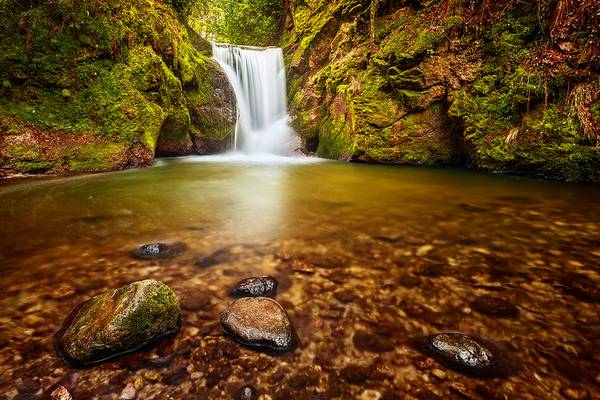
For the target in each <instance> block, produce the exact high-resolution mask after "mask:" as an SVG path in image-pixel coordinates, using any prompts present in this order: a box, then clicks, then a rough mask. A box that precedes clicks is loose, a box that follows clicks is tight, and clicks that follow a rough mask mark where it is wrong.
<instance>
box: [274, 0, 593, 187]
mask: <svg viewBox="0 0 600 400" xmlns="http://www.w3.org/2000/svg"><path fill="white" fill-rule="evenodd" d="M575 3H576V4H575ZM575 3H574V2H568V1H561V0H557V1H553V2H545V1H534V0H531V1H525V2H523V1H520V2H516V1H510V0H509V1H506V2H490V1H487V0H483V1H477V0H472V1H466V2H464V1H463V2H458V1H453V0H445V1H401V0H373V1H371V2H368V1H360V0H336V1H322V0H305V1H303V0H295V1H294V0H291V1H290V4H289V7H290V8H289V15H288V24H287V28H288V31H287V32H286V33H285V34H284V38H283V45H284V49H285V52H286V58H287V62H288V64H289V66H290V78H291V79H290V81H291V85H290V86H291V87H290V104H291V112H292V115H293V118H294V127H295V128H296V130H297V131H298V132H299V133H300V134H301V135H302V136H303V138H304V141H305V144H306V147H307V149H308V150H312V151H316V152H317V154H318V155H320V156H324V157H329V158H337V159H343V160H355V161H366V162H382V163H396V164H460V165H468V166H470V167H473V168H477V169H482V170H486V171H492V172H498V173H510V174H521V175H529V176H537V177H546V178H553V179H564V180H572V181H595V182H598V181H600V151H599V149H598V148H597V147H596V145H597V144H598V139H599V137H600V128H599V124H598V120H599V116H600V102H599V93H600V79H599V75H598V67H599V61H598V54H599V51H598V49H599V48H600V42H599V36H598V34H599V32H598V29H599V28H598V27H599V26H600V21H599V19H600V17H599V15H600V5H598V3H597V2H593V1H589V2H588V1H581V2H575Z"/></svg>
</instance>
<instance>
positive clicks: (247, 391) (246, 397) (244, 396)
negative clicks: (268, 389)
mask: <svg viewBox="0 0 600 400" xmlns="http://www.w3.org/2000/svg"><path fill="white" fill-rule="evenodd" d="M236 399H237V400H257V399H258V390H256V389H255V388H253V387H252V386H243V387H241V388H240V390H239V391H238V393H237V396H236Z"/></svg>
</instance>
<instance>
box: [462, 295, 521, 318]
mask: <svg viewBox="0 0 600 400" xmlns="http://www.w3.org/2000/svg"><path fill="white" fill-rule="evenodd" d="M471 308H472V309H473V310H475V311H477V312H480V313H482V314H486V315H492V316H494V317H499V318H516V317H518V316H519V309H518V308H517V307H516V306H515V305H514V304H513V303H511V302H510V301H508V300H506V299H503V298H500V297H494V296H482V297H478V298H477V299H475V300H473V301H472V302H471Z"/></svg>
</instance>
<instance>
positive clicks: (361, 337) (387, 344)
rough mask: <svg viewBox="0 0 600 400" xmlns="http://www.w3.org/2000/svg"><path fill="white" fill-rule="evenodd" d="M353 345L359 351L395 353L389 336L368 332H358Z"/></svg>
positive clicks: (355, 334) (353, 339) (353, 338)
mask: <svg viewBox="0 0 600 400" xmlns="http://www.w3.org/2000/svg"><path fill="white" fill-rule="evenodd" d="M352 343H354V347H356V348H357V349H358V350H362V351H368V352H370V353H385V352H388V351H393V350H394V347H395V346H394V343H392V341H391V339H390V337H389V335H386V334H380V333H373V332H366V331H356V332H355V333H354V336H353V337H352Z"/></svg>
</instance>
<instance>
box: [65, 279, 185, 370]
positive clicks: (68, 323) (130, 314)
mask: <svg viewBox="0 0 600 400" xmlns="http://www.w3.org/2000/svg"><path fill="white" fill-rule="evenodd" d="M180 324H181V309H180V306H179V300H178V299H177V296H176V295H175V293H174V292H173V290H171V289H170V288H169V287H168V286H167V285H165V284H163V283H161V282H158V281H155V280H153V279H147V280H143V281H139V282H134V283H131V284H129V285H127V286H124V287H122V288H120V289H116V290H113V291H110V292H106V293H103V294H101V295H98V296H95V297H92V298H91V299H89V300H88V301H86V302H84V303H82V304H80V305H79V306H77V307H76V308H75V309H74V310H73V312H72V313H71V315H69V317H68V318H67V319H66V320H65V322H64V323H63V326H62V328H61V329H60V331H58V333H57V334H56V337H55V343H56V348H57V350H58V352H59V354H60V355H61V357H62V358H63V359H64V360H65V361H66V362H67V363H68V364H70V365H73V366H87V365H91V364H94V363H98V362H101V361H103V360H107V359H109V358H113V357H115V356H118V355H120V354H124V353H128V352H131V351H135V350H137V349H139V348H141V347H143V346H145V345H148V344H150V343H152V342H153V341H155V340H157V339H159V338H161V337H164V336H166V335H170V334H173V333H175V332H177V331H178V330H179V327H180Z"/></svg>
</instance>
